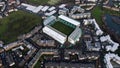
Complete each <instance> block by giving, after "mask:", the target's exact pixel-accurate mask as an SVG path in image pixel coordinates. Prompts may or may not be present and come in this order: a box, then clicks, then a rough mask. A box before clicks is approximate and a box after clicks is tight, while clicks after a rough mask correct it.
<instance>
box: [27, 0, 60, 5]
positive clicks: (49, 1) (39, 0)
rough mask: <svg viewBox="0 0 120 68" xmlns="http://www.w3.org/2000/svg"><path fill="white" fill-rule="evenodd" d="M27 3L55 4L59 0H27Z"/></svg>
mask: <svg viewBox="0 0 120 68" xmlns="http://www.w3.org/2000/svg"><path fill="white" fill-rule="evenodd" d="M27 1H28V3H32V4H37V5H45V4H49V5H55V4H57V3H59V1H60V0H27Z"/></svg>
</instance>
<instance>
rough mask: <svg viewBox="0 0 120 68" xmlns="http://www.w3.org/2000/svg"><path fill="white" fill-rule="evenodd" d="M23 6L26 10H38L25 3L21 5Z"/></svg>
mask: <svg viewBox="0 0 120 68" xmlns="http://www.w3.org/2000/svg"><path fill="white" fill-rule="evenodd" d="M21 5H22V6H25V7H26V10H29V11H33V10H34V9H35V8H36V6H32V5H29V4H25V3H21Z"/></svg>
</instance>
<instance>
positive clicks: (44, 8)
mask: <svg viewBox="0 0 120 68" xmlns="http://www.w3.org/2000/svg"><path fill="white" fill-rule="evenodd" d="M48 9H49V6H44V7H43V8H42V9H41V11H43V12H45V11H47V10H48Z"/></svg>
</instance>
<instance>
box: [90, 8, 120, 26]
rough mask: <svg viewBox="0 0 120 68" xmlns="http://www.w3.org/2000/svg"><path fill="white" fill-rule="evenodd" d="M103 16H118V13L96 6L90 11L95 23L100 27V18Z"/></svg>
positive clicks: (119, 14)
mask: <svg viewBox="0 0 120 68" xmlns="http://www.w3.org/2000/svg"><path fill="white" fill-rule="evenodd" d="M105 14H110V15H117V16H120V12H117V11H112V10H109V9H105V8H103V9H102V8H101V7H100V6H96V7H95V8H94V9H93V10H92V16H93V17H94V18H95V19H96V21H97V23H98V24H99V25H100V26H102V25H103V24H104V23H103V22H102V16H103V15H105Z"/></svg>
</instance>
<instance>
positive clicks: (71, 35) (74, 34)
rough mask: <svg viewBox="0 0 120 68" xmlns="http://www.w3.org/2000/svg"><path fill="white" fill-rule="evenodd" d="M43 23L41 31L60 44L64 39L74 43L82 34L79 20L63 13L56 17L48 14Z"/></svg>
mask: <svg viewBox="0 0 120 68" xmlns="http://www.w3.org/2000/svg"><path fill="white" fill-rule="evenodd" d="M43 23H44V26H45V27H44V28H43V32H44V33H45V34H47V35H49V36H50V37H52V38H53V39H55V40H56V41H58V42H59V43H61V44H64V43H65V42H66V41H68V42H70V43H71V44H75V43H76V42H77V41H79V38H80V37H81V35H82V31H81V29H80V28H79V26H80V22H78V21H76V20H73V19H71V18H69V17H67V16H64V15H60V16H58V18H56V17H55V16H50V17H48V18H46V19H45V20H44V22H43Z"/></svg>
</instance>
